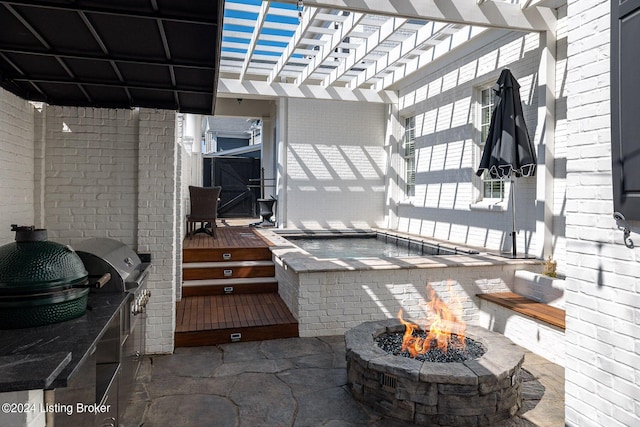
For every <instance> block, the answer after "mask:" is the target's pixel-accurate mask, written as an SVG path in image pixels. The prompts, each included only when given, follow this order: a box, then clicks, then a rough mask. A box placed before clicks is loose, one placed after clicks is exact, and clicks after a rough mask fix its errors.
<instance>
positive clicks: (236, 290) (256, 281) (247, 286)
mask: <svg viewBox="0 0 640 427" xmlns="http://www.w3.org/2000/svg"><path fill="white" fill-rule="evenodd" d="M265 292H278V281H277V280H276V279H275V277H252V278H239V279H207V280H185V281H184V282H183V283H182V296H183V297H192V296H204V295H228V294H257V293H265Z"/></svg>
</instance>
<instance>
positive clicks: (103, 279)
mask: <svg viewBox="0 0 640 427" xmlns="http://www.w3.org/2000/svg"><path fill="white" fill-rule="evenodd" d="M109 280H111V273H105V274H103V275H102V277H101V278H99V279H98V281H97V282H96V283H94V284H93V287H94V288H96V289H100V288H101V287H103V286H104V285H106V284H107V283H109Z"/></svg>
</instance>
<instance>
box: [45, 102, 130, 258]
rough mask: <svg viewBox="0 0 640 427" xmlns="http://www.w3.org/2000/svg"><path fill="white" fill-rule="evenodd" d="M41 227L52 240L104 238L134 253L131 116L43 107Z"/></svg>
mask: <svg viewBox="0 0 640 427" xmlns="http://www.w3.org/2000/svg"><path fill="white" fill-rule="evenodd" d="M45 111H46V124H45V129H46V130H45V142H44V144H45V150H44V151H45V157H44V163H45V164H44V189H43V196H44V210H45V225H46V228H47V230H48V233H49V238H50V239H51V240H54V241H57V242H60V243H70V244H73V243H75V242H78V241H81V240H84V239H87V238H90V237H109V238H113V239H116V240H120V241H122V242H124V243H125V244H127V245H130V246H133V247H135V246H136V244H137V240H136V224H137V186H136V181H137V169H138V160H137V150H138V147H137V141H138V134H137V132H138V131H137V124H138V113H137V111H136V110H112V109H99V108H84V107H57V106H56V107H54V106H49V107H46V109H45Z"/></svg>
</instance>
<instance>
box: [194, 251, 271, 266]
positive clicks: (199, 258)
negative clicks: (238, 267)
mask: <svg viewBox="0 0 640 427" xmlns="http://www.w3.org/2000/svg"><path fill="white" fill-rule="evenodd" d="M270 260H271V251H270V250H269V248H211V249H185V250H184V251H183V256H182V262H183V263H191V262H227V261H270Z"/></svg>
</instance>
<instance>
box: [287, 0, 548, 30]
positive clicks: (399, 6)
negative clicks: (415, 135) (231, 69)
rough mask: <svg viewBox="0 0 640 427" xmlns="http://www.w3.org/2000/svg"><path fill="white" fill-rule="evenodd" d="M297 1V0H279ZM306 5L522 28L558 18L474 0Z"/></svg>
mask: <svg viewBox="0 0 640 427" xmlns="http://www.w3.org/2000/svg"><path fill="white" fill-rule="evenodd" d="M280 1H281V2H283V3H296V0H280ZM304 5H305V7H317V8H327V9H343V10H351V11H354V12H361V13H370V14H378V15H388V16H398V17H404V18H414V19H423V20H428V21H439V22H448V23H456V24H464V25H475V26H481V27H492V28H503V29H509V30H519V31H547V30H555V25H556V17H555V14H554V12H553V10H552V9H550V8H547V7H532V6H530V7H527V8H526V9H522V6H521V5H520V4H517V3H507V2H494V1H488V2H482V4H478V3H477V2H476V1H473V0H304Z"/></svg>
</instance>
